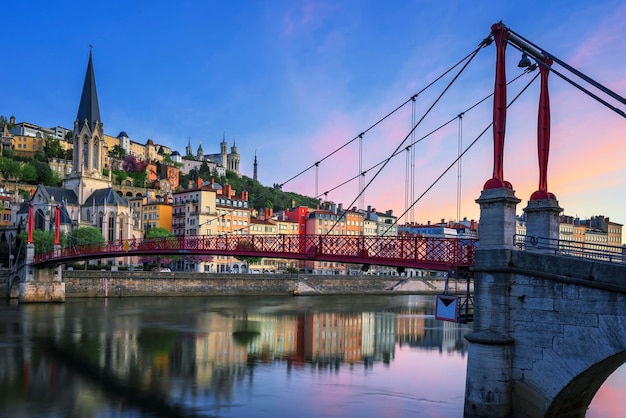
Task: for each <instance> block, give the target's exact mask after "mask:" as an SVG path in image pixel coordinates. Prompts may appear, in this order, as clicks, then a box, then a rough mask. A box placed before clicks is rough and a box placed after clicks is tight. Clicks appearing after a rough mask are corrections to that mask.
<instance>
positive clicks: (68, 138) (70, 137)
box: [65, 131, 74, 142]
mask: <svg viewBox="0 0 626 418" xmlns="http://www.w3.org/2000/svg"><path fill="white" fill-rule="evenodd" d="M65 140H66V141H67V142H72V141H74V133H73V132H72V131H67V132H66V133H65Z"/></svg>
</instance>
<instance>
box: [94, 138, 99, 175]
mask: <svg viewBox="0 0 626 418" xmlns="http://www.w3.org/2000/svg"><path fill="white" fill-rule="evenodd" d="M93 168H94V169H96V170H100V141H99V140H98V138H94V139H93Z"/></svg>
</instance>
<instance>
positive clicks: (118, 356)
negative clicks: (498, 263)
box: [0, 296, 469, 417]
mask: <svg viewBox="0 0 626 418" xmlns="http://www.w3.org/2000/svg"><path fill="white" fill-rule="evenodd" d="M433 314H434V299H433V298H432V297H431V296H395V297H385V296H375V297H354V296H351V297H345V296H342V297H320V296H315V297H297V298H293V297H274V298H271V297H270V298H268V297H263V298H261V297H216V298H169V299H167V298H156V299H148V298H146V299H110V300H102V299H84V300H68V301H67V302H66V303H65V304H59V305H48V304H45V305H19V306H16V305H11V304H6V305H3V306H2V312H1V315H2V320H0V327H1V328H0V334H1V335H2V345H0V389H1V392H0V411H3V412H0V416H12V417H19V416H28V417H37V416H42V417H43V416H80V417H90V416H93V417H113V416H229V417H233V416H251V415H255V416H288V415H289V414H292V415H293V414H297V415H298V416H311V417H314V416H326V414H334V415H341V416H371V414H370V412H372V411H373V410H379V411H380V413H381V414H383V415H387V412H389V411H395V416H406V415H405V414H410V411H415V410H417V409H420V408H426V407H428V406H430V407H432V406H433V405H436V407H437V409H438V410H440V411H443V413H442V414H441V415H439V416H444V417H445V416H450V417H452V416H459V412H461V411H462V403H463V400H462V396H463V388H464V381H465V377H464V376H465V374H464V373H465V370H464V369H465V359H464V354H465V350H466V343H465V340H464V338H463V335H464V334H465V333H467V332H468V331H469V328H468V327H466V326H459V325H457V324H451V323H448V322H441V321H437V320H435V319H434V316H433ZM431 353H432V354H435V356H434V357H433V356H432V354H431ZM419 356H421V358H422V359H425V360H424V363H423V364H420V359H418V358H417V357H419ZM459 359H460V360H459ZM429 362H431V363H432V364H434V363H441V364H440V365H439V366H437V369H432V367H430V365H429V364H428V363H429ZM444 362H445V365H444ZM377 364H380V365H382V366H383V369H380V368H378V367H377V366H376V365H377ZM418 369H419V372H420V373H419V374H420V376H421V377H422V378H423V379H426V380H428V379H430V382H435V381H437V379H438V377H439V376H438V373H439V372H441V371H442V370H443V373H444V374H448V375H449V376H450V379H448V381H447V382H441V383H440V384H441V387H439V388H438V393H430V389H429V388H427V387H425V388H423V389H421V385H422V383H418V382H416V381H415V376H416V372H417V370H418ZM449 370H452V372H450V371H449ZM431 375H432V376H431ZM453 375H454V378H453V379H454V381H452V380H451V379H452V376H453ZM381 385H382V386H381ZM426 386H428V382H426ZM450 387H453V388H454V390H452V391H451V389H450ZM270 388H271V390H270ZM418 389H419V390H422V391H428V392H429V393H428V394H424V393H416V392H415V391H416V390H418ZM339 394H341V396H338V395H339ZM331 400H332V401H331ZM421 410H424V409H421ZM446 410H447V411H448V412H447V413H446V412H445V411H446ZM5 413H8V414H10V415H1V414H5ZM425 416H429V415H425Z"/></svg>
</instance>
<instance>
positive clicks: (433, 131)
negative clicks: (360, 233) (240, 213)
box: [226, 65, 537, 233]
mask: <svg viewBox="0 0 626 418" xmlns="http://www.w3.org/2000/svg"><path fill="white" fill-rule="evenodd" d="M536 69H537V66H536V65H534V66H531V67H528V68H527V69H526V70H524V71H523V72H522V73H520V74H519V75H517V76H516V77H515V78H513V79H512V80H510V81H509V82H507V86H508V85H511V84H513V83H514V82H516V81H517V80H519V79H520V78H521V77H522V76H524V75H526V74H529V73H530V72H532V71H534V70H536ZM492 96H493V93H490V94H488V95H487V96H485V97H483V98H482V99H480V100H479V101H477V102H476V103H474V104H473V105H471V106H470V107H468V108H467V109H465V110H464V111H463V112H461V113H459V114H458V115H456V116H455V117H453V118H451V119H449V120H448V121H446V122H444V123H442V124H441V125H439V126H438V127H436V128H435V129H433V130H431V131H430V132H428V133H427V134H425V135H423V136H422V137H420V138H418V139H417V140H415V141H414V142H412V143H411V144H410V145H407V146H406V147H405V148H403V149H401V150H398V151H397V152H395V153H394V154H392V155H391V156H389V157H388V158H385V159H383V160H381V161H379V162H378V163H376V164H374V165H372V166H370V167H369V168H367V169H366V170H363V172H361V173H359V174H357V175H355V176H353V177H350V178H348V179H347V180H344V181H343V182H341V183H340V184H338V185H336V186H334V187H332V188H330V189H328V190H326V191H325V192H323V193H319V194H316V195H315V196H313V198H314V199H319V198H321V197H322V196H328V194H329V193H330V192H332V191H335V190H337V189H340V188H341V187H343V186H345V185H346V184H349V183H350V182H352V181H353V180H355V179H357V178H359V177H362V176H365V175H366V174H367V173H368V172H369V171H371V170H373V169H375V168H376V167H379V166H381V165H382V164H384V163H385V162H386V161H387V160H391V159H393V158H395V157H397V156H398V155H400V154H401V153H402V152H407V154H409V151H410V149H411V148H415V145H417V144H418V143H420V142H422V141H423V140H425V139H427V138H428V137H430V136H432V135H433V134H435V133H436V132H438V131H440V130H441V129H443V128H445V127H446V126H448V125H450V124H451V123H452V122H454V121H455V120H457V119H458V118H459V115H465V114H466V113H468V112H470V111H472V110H473V109H475V108H476V107H478V106H479V105H481V104H482V103H484V102H485V101H487V100H488V99H489V98H491V97H492ZM409 158H410V157H409V156H408V155H407V162H406V164H407V167H408V164H410V163H409ZM268 193H269V192H268ZM268 193H265V194H263V195H261V196H259V197H257V198H255V200H258V199H260V198H261V197H263V196H265V195H266V194H268ZM405 207H407V208H408V207H409V202H408V201H407V202H406V204H405ZM232 211H233V210H231V211H229V212H228V213H230V212H232ZM228 213H226V215H228ZM247 228H248V227H245V226H244V227H242V228H239V229H237V230H234V231H231V232H229V233H232V232H238V231H241V230H244V229H247Z"/></svg>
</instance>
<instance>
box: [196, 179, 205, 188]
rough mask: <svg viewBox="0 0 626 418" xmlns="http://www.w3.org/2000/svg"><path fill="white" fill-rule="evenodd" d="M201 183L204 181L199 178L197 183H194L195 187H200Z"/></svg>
mask: <svg viewBox="0 0 626 418" xmlns="http://www.w3.org/2000/svg"><path fill="white" fill-rule="evenodd" d="M202 183H204V181H203V180H202V179H201V178H200V177H198V180H197V182H196V185H197V186H198V187H202Z"/></svg>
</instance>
